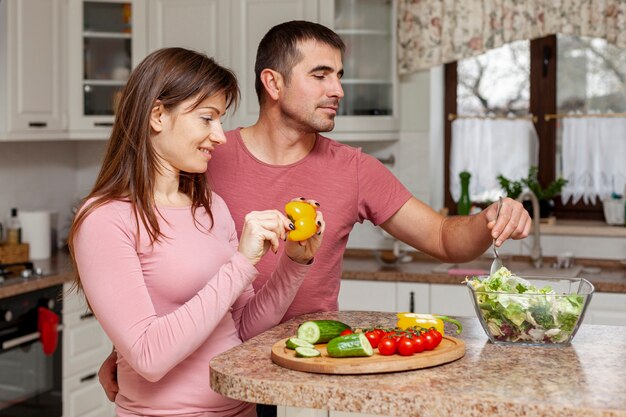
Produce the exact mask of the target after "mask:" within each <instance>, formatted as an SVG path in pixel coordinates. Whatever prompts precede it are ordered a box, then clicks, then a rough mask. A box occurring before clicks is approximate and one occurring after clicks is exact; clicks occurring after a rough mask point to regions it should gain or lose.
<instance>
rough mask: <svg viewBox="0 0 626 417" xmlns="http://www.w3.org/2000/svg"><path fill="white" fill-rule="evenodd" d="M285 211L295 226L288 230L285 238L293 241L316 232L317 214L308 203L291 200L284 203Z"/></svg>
mask: <svg viewBox="0 0 626 417" xmlns="http://www.w3.org/2000/svg"><path fill="white" fill-rule="evenodd" d="M285 213H286V214H287V217H289V220H291V222H292V223H293V225H294V226H295V227H296V228H295V230H292V231H291V232H289V235H288V236H287V239H289V240H292V241H294V242H299V241H301V240H306V239H308V238H310V237H311V236H313V235H314V234H315V233H316V232H317V223H316V222H315V217H316V215H317V213H316V211H315V208H314V207H313V206H312V205H310V204H309V203H303V202H300V201H291V202H289V203H287V204H286V205H285Z"/></svg>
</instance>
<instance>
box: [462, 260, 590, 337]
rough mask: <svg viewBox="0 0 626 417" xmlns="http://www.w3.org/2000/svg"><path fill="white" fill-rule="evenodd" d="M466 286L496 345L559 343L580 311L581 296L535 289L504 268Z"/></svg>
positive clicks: (472, 280) (472, 279)
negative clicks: (504, 343)
mask: <svg viewBox="0 0 626 417" xmlns="http://www.w3.org/2000/svg"><path fill="white" fill-rule="evenodd" d="M467 282H468V284H469V285H470V286H471V287H472V288H473V289H474V291H475V293H476V302H477V303H478V306H479V307H480V310H481V312H482V314H483V317H484V320H485V323H486V325H487V327H488V329H489V333H491V335H492V336H493V337H494V338H495V339H496V340H499V341H506V342H528V343H562V342H564V341H566V340H567V339H568V338H569V337H570V335H571V334H572V332H573V331H574V327H575V326H576V322H577V321H578V318H579V317H580V314H581V313H582V310H583V305H584V298H583V296H581V295H576V294H557V293H555V292H554V291H553V290H552V288H551V287H549V286H546V287H543V288H537V287H536V286H534V285H532V284H531V283H530V282H528V281H527V280H525V279H523V278H520V277H518V276H515V275H513V274H512V273H511V271H509V270H508V269H507V268H505V267H502V268H501V269H499V270H498V271H497V272H496V273H495V274H493V275H491V276H490V277H488V278H485V279H483V280H480V279H478V278H477V277H473V278H471V279H469V280H468V281H467Z"/></svg>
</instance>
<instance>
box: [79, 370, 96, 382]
mask: <svg viewBox="0 0 626 417" xmlns="http://www.w3.org/2000/svg"><path fill="white" fill-rule="evenodd" d="M97 375H98V374H97V373H96V372H94V373H93V374H89V375H86V376H84V377H82V378H81V379H80V383H81V384H82V383H83V382H87V381H91V380H92V379H94V378H95V377H96V376H97Z"/></svg>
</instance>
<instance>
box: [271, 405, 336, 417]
mask: <svg viewBox="0 0 626 417" xmlns="http://www.w3.org/2000/svg"><path fill="white" fill-rule="evenodd" d="M276 417H328V411H326V410H315V409H313V408H298V407H284V406H278V407H277V410H276Z"/></svg>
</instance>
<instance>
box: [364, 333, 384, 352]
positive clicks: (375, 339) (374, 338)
mask: <svg viewBox="0 0 626 417" xmlns="http://www.w3.org/2000/svg"><path fill="white" fill-rule="evenodd" d="M365 337H367V340H369V342H370V345H372V347H373V348H374V349H375V348H377V347H378V344H379V343H380V339H382V337H381V335H380V333H377V332H376V331H374V330H371V331H369V332H365Z"/></svg>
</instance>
